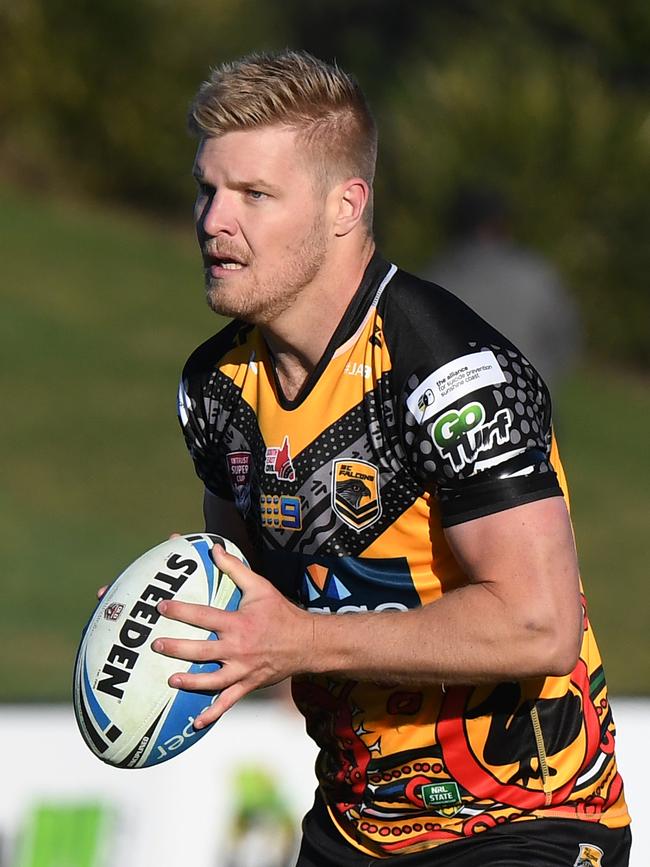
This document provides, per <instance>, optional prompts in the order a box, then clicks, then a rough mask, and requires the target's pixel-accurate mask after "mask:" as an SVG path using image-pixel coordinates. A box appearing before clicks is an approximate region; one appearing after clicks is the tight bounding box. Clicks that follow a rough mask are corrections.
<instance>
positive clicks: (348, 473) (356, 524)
mask: <svg viewBox="0 0 650 867" xmlns="http://www.w3.org/2000/svg"><path fill="white" fill-rule="evenodd" d="M332 508H333V509H334V511H335V512H336V514H337V515H338V516H339V518H341V520H343V521H345V523H346V524H349V526H350V527H352V528H353V529H355V530H357V531H358V530H364V529H365V528H366V527H369V526H370V525H371V524H374V523H375V521H377V520H378V518H379V516H380V515H381V498H380V495H379V470H378V469H377V467H375V466H373V464H369V463H367V461H347V460H337V461H334V464H333V468H332Z"/></svg>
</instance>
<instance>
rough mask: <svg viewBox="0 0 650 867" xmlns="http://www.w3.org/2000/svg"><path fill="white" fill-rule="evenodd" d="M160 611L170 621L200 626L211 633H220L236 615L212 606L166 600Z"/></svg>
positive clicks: (160, 606)
mask: <svg viewBox="0 0 650 867" xmlns="http://www.w3.org/2000/svg"><path fill="white" fill-rule="evenodd" d="M157 607H158V611H160V613H161V614H163V615H164V616H165V617H168V618H169V619H170V620H178V621H179V622H180V623H187V624H189V625H190V626H199V627H200V628H202V629H207V630H208V631H209V632H217V633H218V632H219V631H220V630H222V629H223V628H224V627H225V626H226V625H227V623H228V620H229V619H230V618H231V617H232V616H233V614H235V612H234V611H222V610H221V609H220V608H213V607H212V606H211V605H196V604H195V603H193V602H178V601H171V600H169V599H164V600H163V601H162V602H159V603H158V606H157Z"/></svg>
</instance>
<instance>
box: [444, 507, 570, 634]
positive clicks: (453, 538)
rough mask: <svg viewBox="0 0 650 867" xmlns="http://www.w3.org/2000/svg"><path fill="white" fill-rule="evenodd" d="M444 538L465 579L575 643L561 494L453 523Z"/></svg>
mask: <svg viewBox="0 0 650 867" xmlns="http://www.w3.org/2000/svg"><path fill="white" fill-rule="evenodd" d="M445 536H446V538H447V541H448V543H449V546H450V548H451V550H452V552H453V554H454V556H455V557H456V559H457V561H458V562H459V564H460V565H461V567H462V568H463V570H464V572H465V573H466V575H467V578H468V581H469V582H470V583H480V584H483V585H484V586H486V587H487V588H488V589H489V590H490V591H491V592H492V593H494V595H495V596H497V597H498V598H499V599H500V600H501V602H502V603H503V606H504V608H505V609H507V610H509V611H510V612H512V613H513V614H514V616H516V617H520V618H524V619H525V620H526V621H527V622H530V623H536V624H539V625H540V626H542V627H544V628H546V627H548V626H549V625H551V626H553V628H554V631H556V632H557V633H558V635H559V636H560V637H561V641H562V642H563V643H564V644H566V646H567V648H575V647H576V646H577V645H578V643H579V636H580V634H581V623H582V616H581V603H580V579H579V572H578V563H577V557H576V551H575V544H574V539H573V531H572V528H571V521H570V518H569V514H568V510H567V507H566V504H565V501H564V499H563V497H550V498H546V499H542V500H536V501H535V502H532V503H526V504H525V505H521V506H516V507H514V508H511V509H506V510H504V511H501V512H497V513H495V514H492V515H486V516H485V517H482V518H477V519H476V520H473V521H467V522H465V523H462V524H457V525H455V526H453V527H450V528H448V529H447V530H445Z"/></svg>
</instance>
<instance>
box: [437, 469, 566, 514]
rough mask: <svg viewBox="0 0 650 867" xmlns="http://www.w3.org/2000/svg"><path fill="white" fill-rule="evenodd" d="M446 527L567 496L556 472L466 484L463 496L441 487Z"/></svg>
mask: <svg viewBox="0 0 650 867" xmlns="http://www.w3.org/2000/svg"><path fill="white" fill-rule="evenodd" d="M438 496H439V499H440V508H441V517H442V526H443V527H453V526H455V525H456V524H463V523H465V522H466V521H473V520H474V519H475V518H483V517H485V515H493V514H495V513H496V512H505V511H506V510H507V509H513V508H515V507H516V506H523V505H524V504H525V503H533V502H535V501H536V500H545V499H548V498H549V497H562V496H564V494H563V492H562V488H561V487H560V486H559V484H558V481H557V476H556V475H555V473H553V472H548V473H544V474H542V475H530V476H521V477H518V478H514V479H498V480H492V481H490V482H487V483H483V484H476V485H472V486H471V489H470V488H469V486H467V487H465V488H464V490H463V493H462V496H459V495H458V494H457V493H456V492H455V491H452V490H450V489H441V490H439V491H438Z"/></svg>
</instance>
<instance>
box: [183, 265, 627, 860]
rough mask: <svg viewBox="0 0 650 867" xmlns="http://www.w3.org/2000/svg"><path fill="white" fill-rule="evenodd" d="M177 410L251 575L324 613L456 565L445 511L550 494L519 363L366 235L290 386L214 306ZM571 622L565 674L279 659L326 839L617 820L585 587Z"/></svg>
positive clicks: (530, 389) (416, 597)
mask: <svg viewBox="0 0 650 867" xmlns="http://www.w3.org/2000/svg"><path fill="white" fill-rule="evenodd" d="M179 417H180V421H181V424H182V428H183V431H184V435H185V438H186V442H187V445H188V448H189V451H190V454H191V456H192V459H193V461H194V464H195V468H196V471H197V473H198V475H199V477H200V478H201V479H202V480H203V482H204V484H205V486H206V487H207V489H208V490H209V491H211V492H212V493H213V494H215V495H216V496H218V497H222V498H226V499H228V500H231V501H232V502H234V504H235V506H236V508H237V509H238V511H239V513H240V514H241V517H242V519H243V520H244V521H245V522H246V524H247V527H248V529H249V532H250V535H251V538H252V539H254V540H255V543H256V545H257V546H258V549H259V550H260V551H261V552H262V555H263V562H264V574H265V575H266V577H268V578H269V579H270V580H271V581H272V582H273V583H274V584H275V585H276V586H277V587H278V589H279V590H280V591H281V592H282V593H283V594H285V595H286V596H287V597H288V598H289V599H291V600H293V601H294V602H296V603H298V604H299V605H301V606H304V607H305V608H306V609H308V610H309V611H313V612H319V613H322V614H324V615H334V614H336V615H348V616H354V612H359V611H364V612H365V611H389V610H394V611H404V610H407V609H410V608H413V607H416V606H420V605H426V604H428V603H432V602H435V600H436V599H439V598H440V597H441V595H442V594H444V593H448V592H450V591H451V590H453V589H454V588H458V587H461V586H463V585H464V584H466V583H467V581H468V579H467V577H466V575H464V573H463V571H462V569H461V567H460V566H459V564H458V563H457V562H456V560H455V558H454V557H453V555H452V553H451V551H450V548H449V546H448V544H447V542H446V539H445V534H444V530H445V528H447V527H450V526H453V525H455V524H459V523H462V522H465V521H469V520H472V519H475V518H478V517H481V516H484V515H489V514H493V513H495V512H498V511H501V510H504V509H510V508H513V507H515V506H519V505H522V504H525V503H530V502H533V501H536V500H540V499H543V498H546V497H558V496H565V497H566V496H567V491H566V482H565V478H564V473H563V470H562V466H561V463H560V458H559V455H558V450H557V446H556V444H555V441H554V438H553V433H552V428H551V407H550V399H549V394H548V391H547V389H546V387H545V385H544V383H543V382H542V380H541V379H540V377H539V375H538V374H537V372H536V371H535V369H534V368H533V367H532V366H531V365H530V364H529V362H528V361H527V359H526V358H524V357H523V356H522V354H521V353H520V352H519V351H518V350H517V348H516V347H515V346H513V345H512V344H511V343H510V342H509V341H508V340H507V339H506V338H505V337H504V336H502V335H501V334H500V333H498V332H497V331H495V329H494V328H492V327H491V326H490V325H489V324H488V323H487V322H485V321H484V320H483V319H481V318H480V317H478V316H477V315H476V314H475V313H473V312H472V311H471V310H470V309H469V308H468V307H467V306H465V305H464V304H463V303H462V302H461V301H460V300H459V299H457V298H456V297H455V296H453V295H452V294H450V293H448V292H446V291H445V290H444V289H442V288H440V287H438V286H435V285H433V284H431V283H427V282H425V281H422V280H419V279H418V278H416V277H414V276H411V275H409V274H407V273H405V272H403V271H401V270H399V269H398V268H397V267H396V266H395V265H392V264H390V263H388V262H386V261H385V260H384V259H382V258H381V256H379V255H378V254H375V256H374V257H373V259H372V260H371V262H370V264H369V266H368V268H367V270H366V272H365V275H364V278H363V280H362V283H361V285H360V286H359V288H358V290H357V292H356V294H355V296H354V298H353V300H352V301H351V303H350V306H349V308H348V309H347V311H346V313H345V315H344V316H343V318H342V320H341V322H340V323H339V325H338V327H337V329H336V331H335V333H334V334H333V336H332V339H331V341H330V343H329V345H328V347H327V349H326V351H325V353H324V355H323V357H322V359H321V360H320V362H319V363H318V365H317V366H316V368H315V370H314V371H313V372H312V373H311V374H310V376H309V377H308V380H307V382H306V383H305V386H304V388H303V389H302V391H301V392H300V394H299V396H298V397H297V398H296V399H295V400H288V399H287V398H286V397H285V396H284V395H283V393H282V389H281V387H280V384H279V381H278V379H277V375H276V372H275V368H274V364H273V359H272V356H271V354H270V352H269V350H268V347H267V346H266V344H265V341H264V339H263V337H262V335H261V333H260V332H259V330H258V329H257V328H255V327H253V326H250V325H246V324H243V323H241V322H238V321H234V322H231V323H230V324H229V325H227V326H226V327H225V328H224V329H223V330H222V331H221V332H219V333H218V334H217V335H215V336H214V337H213V338H211V339H209V340H208V341H207V342H206V343H204V344H203V345H202V346H200V347H199V348H198V349H197V350H196V351H195V352H194V353H193V354H192V356H191V357H190V359H189V360H188V362H187V364H186V366H185V369H184V371H183V375H182V380H181V386H180V391H179ZM530 604H531V606H534V605H535V600H534V599H531V600H530ZM583 626H584V633H583V640H582V647H581V651H580V659H579V661H578V663H577V665H576V667H575V670H574V671H573V672H572V673H571V674H570V675H568V676H566V677H548V678H539V679H533V680H527V681H524V682H512V683H510V682H508V683H499V684H492V685H483V686H476V687H473V686H451V687H447V688H445V687H444V685H442V684H430V685H427V686H422V687H418V688H414V687H411V686H408V687H405V686H400V685H399V684H395V683H368V682H361V681H357V680H352V679H346V678H332V677H324V676H307V677H300V678H295V679H294V682H293V686H292V689H293V696H294V699H295V701H296V704H297V706H298V708H299V709H300V710H301V712H302V713H303V714H304V716H305V719H306V726H307V731H308V733H309V734H310V736H311V737H312V738H313V739H314V740H315V741H316V743H317V745H318V747H319V748H320V753H319V758H318V761H317V768H316V770H317V775H318V779H319V785H320V791H321V794H322V797H323V798H324V800H325V802H326V804H327V806H328V809H329V812H330V814H331V816H332V819H333V821H334V823H335V825H336V827H337V828H338V829H339V830H340V833H341V834H342V835H343V836H344V837H345V839H347V840H348V841H349V842H350V843H351V844H352V845H353V846H356V847H357V848H358V849H360V850H361V851H363V852H365V853H367V854H370V855H372V856H374V857H384V856H388V855H394V854H398V853H411V852H415V851H420V850H422V849H426V848H428V847H432V846H437V845H440V844H444V843H445V842H447V841H450V840H456V839H460V838H463V837H466V836H468V835H472V834H475V833H478V832H481V831H483V830H485V829H488V828H490V827H494V826H496V825H501V824H503V823H507V822H518V821H524V820H531V819H535V818H545V819H548V818H552V817H564V818H572V819H575V818H580V819H586V820H588V821H600V822H603V823H604V824H606V825H609V826H611V827H620V826H623V825H626V824H627V823H628V822H629V817H628V814H627V809H626V805H625V801H624V796H623V790H622V782H621V777H620V776H619V773H618V771H617V766H616V760H615V756H614V723H613V720H612V714H611V710H610V707H609V703H608V700H607V691H606V686H605V679H604V675H603V668H602V664H601V660H600V656H599V652H598V648H597V645H596V643H595V640H594V635H593V631H592V628H591V625H590V623H589V619H588V617H587V613H586V607H585V608H584V624H583ZM381 640H382V635H381V633H380V632H378V634H377V637H376V641H377V642H378V643H379V642H381Z"/></svg>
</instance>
